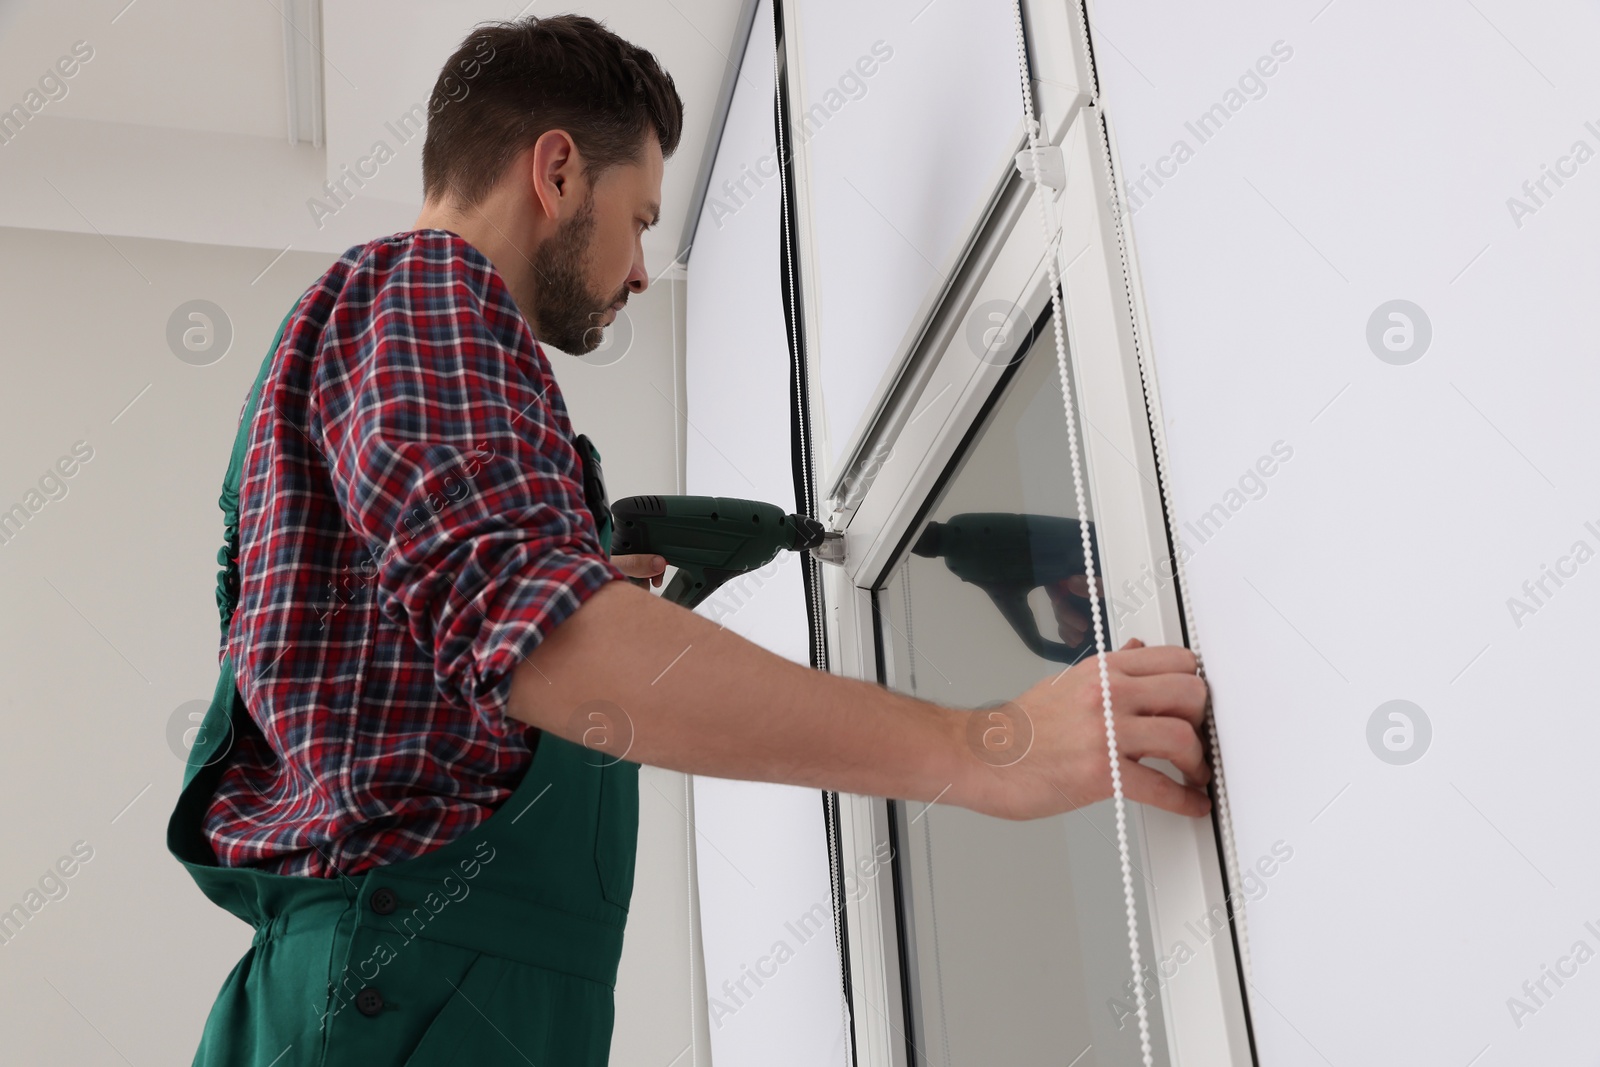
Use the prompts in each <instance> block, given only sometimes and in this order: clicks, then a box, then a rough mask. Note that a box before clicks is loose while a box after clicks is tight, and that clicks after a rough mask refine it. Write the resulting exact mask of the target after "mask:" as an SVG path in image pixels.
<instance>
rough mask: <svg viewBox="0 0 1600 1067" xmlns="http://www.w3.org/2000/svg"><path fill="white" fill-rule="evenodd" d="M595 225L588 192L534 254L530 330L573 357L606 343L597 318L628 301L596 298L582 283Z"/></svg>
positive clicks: (592, 195) (621, 297)
mask: <svg viewBox="0 0 1600 1067" xmlns="http://www.w3.org/2000/svg"><path fill="white" fill-rule="evenodd" d="M594 225H595V220H594V193H593V191H591V192H590V193H589V195H588V196H587V197H585V198H584V201H583V206H582V207H580V208H579V209H578V213H577V214H576V215H574V216H573V217H572V218H570V219H568V220H567V221H566V222H564V223H562V224H561V225H560V226H559V227H558V228H557V229H556V232H555V235H554V236H552V237H550V238H549V239H548V240H546V241H545V242H544V243H543V244H541V245H540V246H539V247H538V249H537V250H536V251H535V252H534V254H533V266H534V271H535V274H536V277H535V284H536V285H537V286H538V287H539V289H538V292H539V296H538V301H539V306H538V309H537V310H536V311H535V313H534V317H535V319H536V320H537V321H536V322H535V323H534V326H535V328H536V332H537V333H538V337H539V340H540V341H542V342H544V343H545V344H550V345H554V346H555V347H556V348H559V349H560V350H561V351H563V352H566V353H567V354H569V355H574V356H581V355H584V354H585V353H588V352H593V351H594V350H595V348H596V347H598V346H599V344H600V342H601V341H603V340H605V334H604V327H603V325H602V324H601V322H600V318H601V316H602V315H604V313H605V311H606V309H607V308H609V307H610V306H611V305H612V304H614V303H616V302H617V301H618V300H621V299H623V298H624V297H625V296H626V294H625V293H622V294H618V295H617V296H613V297H606V296H596V295H595V294H594V293H592V292H590V291H589V289H588V287H587V286H586V285H585V283H584V274H585V271H586V268H587V267H588V265H589V242H590V239H591V238H592V237H593V236H594Z"/></svg>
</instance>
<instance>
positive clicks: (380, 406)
mask: <svg viewBox="0 0 1600 1067" xmlns="http://www.w3.org/2000/svg"><path fill="white" fill-rule="evenodd" d="M390 297H393V299H390ZM374 300H375V303H376V304H377V305H378V308H377V309H376V310H375V313H372V314H370V315H369V316H366V317H364V321H362V323H361V324H360V325H361V329H360V331H359V332H358V333H355V334H354V335H352V336H349V337H346V338H343V339H342V341H341V343H340V344H338V345H330V346H325V348H324V351H323V352H322V353H320V354H319V357H318V361H317V365H316V367H315V368H314V372H313V379H312V387H311V388H312V395H311V396H310V398H309V401H310V403H309V411H310V414H311V420H310V421H311V428H310V429H311V432H310V435H309V436H310V437H311V439H312V440H313V441H314V442H315V443H317V444H318V446H319V447H320V448H321V449H322V450H323V453H324V455H325V457H326V459H327V462H328V468H329V477H330V479H331V481H332V488H333V494H334V497H335V498H336V499H337V501H338V504H339V508H340V510H341V511H342V512H343V516H344V519H345V521H346V522H348V523H349V524H350V526H351V527H352V528H353V529H355V530H356V531H358V532H359V533H360V534H361V535H362V536H363V537H364V538H365V540H366V542H367V544H368V545H369V546H370V549H371V552H372V554H373V559H372V563H371V566H373V567H374V568H375V572H374V580H375V587H376V596H377V603H378V609H379V610H380V611H381V612H383V613H384V614H385V615H386V616H389V617H391V618H394V619H396V620H400V621H402V622H403V623H404V625H405V626H406V627H407V629H408V630H409V632H410V634H411V637H412V638H413V639H414V640H415V641H416V642H417V644H418V646H419V647H420V648H421V649H422V650H423V651H424V652H425V653H426V654H427V655H428V656H430V657H431V659H432V663H433V673H434V684H435V686H436V687H437V688H438V690H439V692H440V694H441V695H442V696H443V697H444V698H445V699H446V700H447V701H449V702H450V703H452V704H454V705H456V706H459V707H462V708H466V709H469V710H471V711H472V712H473V713H474V714H476V715H477V716H479V717H480V718H481V720H482V721H483V722H484V724H485V725H486V726H487V728H488V729H489V730H490V731H491V732H493V733H494V734H495V735H496V736H498V737H504V736H506V735H507V734H508V733H509V732H511V731H513V730H520V729H525V728H526V727H525V725H524V724H522V723H518V722H516V721H514V720H510V719H508V717H507V715H506V701H507V698H508V696H509V694H510V689H511V672H512V669H513V668H514V667H515V666H516V665H517V664H518V663H520V662H521V661H522V659H523V658H524V657H526V656H527V655H528V654H529V653H530V652H531V651H533V649H534V648H536V647H538V645H539V644H540V642H541V641H543V640H544V638H545V637H546V636H548V635H549V634H550V632H551V631H552V630H554V629H555V627H557V626H559V625H560V624H561V623H562V622H563V621H564V620H565V619H566V618H567V617H568V616H570V615H571V614H572V613H573V612H575V611H576V610H577V609H578V608H579V606H580V605H581V604H582V603H583V602H584V601H585V600H587V599H588V598H589V597H590V596H591V595H592V594H593V593H594V592H595V591H597V590H598V589H599V588H600V587H601V586H603V585H605V584H606V583H607V582H610V581H612V580H614V579H617V578H621V577H624V575H623V573H622V572H621V571H620V570H618V569H617V567H616V566H615V565H614V564H613V563H612V562H611V561H610V560H609V559H608V558H607V557H606V555H605V552H604V550H603V549H602V548H601V545H600V541H599V535H598V532H597V530H596V526H595V520H594V517H593V516H592V515H591V514H590V513H589V510H588V508H587V506H586V504H585V501H584V494H583V479H582V461H581V460H580V459H579V457H578V454H577V450H576V448H575V447H574V445H573V443H572V441H571V440H570V426H569V425H568V424H567V419H566V415H565V409H564V407H563V406H561V401H560V399H559V391H558V390H556V391H555V392H554V394H552V390H554V389H555V387H554V385H553V383H552V381H551V379H550V378H549V377H548V375H549V368H548V365H547V364H546V363H545V361H544V356H543V354H542V353H540V352H538V351H537V350H536V349H534V348H533V346H532V338H531V336H530V335H526V334H524V335H523V339H524V340H525V341H526V344H527V350H526V351H519V350H518V348H519V347H520V346H519V345H517V344H516V340H517V338H516V337H515V336H514V335H510V333H509V331H508V330H507V328H506V326H505V323H504V319H503V316H502V317H501V318H499V319H497V320H496V322H495V323H491V322H490V321H489V320H488V319H487V318H486V317H485V309H484V307H483V306H482V304H481V302H480V301H479V299H478V296H477V294H476V293H475V292H474V291H473V289H472V288H471V287H469V286H467V285H465V284H459V283H458V284H455V285H453V286H444V287H440V288H434V289H430V291H429V293H428V299H427V300H426V301H425V302H419V301H416V300H414V299H402V298H400V296H399V294H386V293H385V292H384V291H383V290H379V291H378V292H377V293H375V294H374ZM418 303H424V304H425V306H424V307H421V308H419V307H417V306H416V305H417V304H418ZM492 311H493V309H491V313H492Z"/></svg>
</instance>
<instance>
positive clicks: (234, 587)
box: [217, 302, 299, 638]
mask: <svg viewBox="0 0 1600 1067" xmlns="http://www.w3.org/2000/svg"><path fill="white" fill-rule="evenodd" d="M295 306H296V307H298V306H299V304H298V302H297V303H296V305H295ZM294 311H295V309H294V308H290V309H289V313H288V314H287V315H285V316H284V317H283V321H282V322H280V323H279V324H278V332H277V335H276V336H274V337H273V338H272V344H270V345H268V346H267V358H266V359H263V360H262V361H261V369H260V370H259V371H257V372H256V382H255V384H254V385H252V386H251V387H250V395H249V396H248V397H247V398H246V399H245V404H244V414H242V415H241V416H240V417H239V429H238V431H237V432H236V433H235V434H234V436H233V454H232V455H231V456H229V457H228V473H227V474H226V475H225V476H224V477H223V479H222V495H221V496H220V497H218V498H217V504H218V506H220V507H221V508H222V516H223V537H224V538H225V539H226V541H227V543H226V544H224V545H223V546H222V547H221V548H219V549H218V550H217V562H218V563H220V564H222V570H220V571H218V572H217V613H218V614H219V615H221V616H222V634H223V637H224V638H226V637H227V634H228V625H229V624H230V623H231V622H232V621H233V612H234V608H236V607H237V606H238V604H239V482H240V480H241V479H242V478H243V476H244V454H245V451H246V450H247V449H248V448H249V447H250V427H251V425H252V424H253V423H254V422H255V418H256V408H257V406H258V404H259V402H260V400H261V385H262V383H263V382H265V381H266V380H267V371H268V370H270V369H271V368H272V357H273V356H274V355H276V354H277V352H278V345H279V344H281V343H282V342H283V332H284V330H285V329H287V328H288V326H289V320H290V319H291V318H293V317H294Z"/></svg>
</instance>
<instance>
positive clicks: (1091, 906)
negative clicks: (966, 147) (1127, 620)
mask: <svg viewBox="0 0 1600 1067" xmlns="http://www.w3.org/2000/svg"><path fill="white" fill-rule="evenodd" d="M998 317H999V318H1000V319H1001V320H1002V321H1000V322H998V323H996V325H994V326H993V327H986V328H985V331H984V332H985V333H987V334H988V335H989V336H988V337H987V338H986V340H994V341H997V342H999V341H1002V340H1009V342H1010V343H1009V344H1006V345H1005V350H1004V352H1003V354H1001V355H1000V356H999V357H998V358H1000V359H1004V360H1006V361H1008V362H1010V361H1011V360H1012V359H1015V361H1016V362H1018V363H1019V364H1020V366H1019V367H1017V368H1015V373H1014V374H1013V375H1011V376H1010V380H1009V381H1007V382H1005V383H1004V384H1003V385H1001V386H1000V388H999V390H998V393H999V395H998V397H997V400H998V402H997V403H995V404H993V406H992V408H991V410H990V411H989V412H988V415H987V418H985V419H984V420H983V422H982V424H981V425H980V426H978V427H975V431H976V432H975V433H974V434H973V435H972V437H971V439H970V440H969V441H968V442H967V443H966V447H965V448H964V450H963V452H962V453H961V454H960V455H959V456H958V457H957V458H956V460H955V462H954V463H953V464H952V469H950V470H949V471H948V472H947V473H946V475H945V477H944V479H943V485H942V488H941V489H940V490H939V491H938V492H937V493H936V494H935V497H934V499H933V501H932V503H933V507H932V508H931V512H930V514H929V515H928V516H927V517H926V518H924V519H923V520H921V521H920V522H919V523H918V524H917V525H916V526H915V527H914V530H915V534H914V536H913V537H912V539H911V542H910V544H911V548H910V549H909V550H908V551H906V552H904V554H903V555H902V556H901V559H900V561H899V563H898V564H897V565H896V566H895V567H894V569H893V571H892V572H891V577H890V578H889V580H888V581H887V582H886V583H885V584H884V585H883V586H882V587H880V588H879V589H877V590H876V591H875V593H874V606H875V618H876V623H877V638H878V641H879V642H880V643H881V647H882V656H881V662H882V664H883V669H884V677H883V678H882V679H881V680H882V681H883V682H885V683H886V684H888V685H889V686H891V687H892V688H894V689H897V690H900V691H903V692H906V693H909V694H911V695H914V696H919V697H923V698H924V699H929V700H933V701H936V702H938V703H941V704H946V705H952V706H960V707H973V708H977V707H981V706H983V705H985V704H990V703H994V702H997V701H1000V700H1005V699H1009V698H1011V697H1014V696H1016V695H1018V694H1019V693H1021V692H1022V691H1023V690H1025V689H1027V688H1028V687H1030V686H1031V685H1033V684H1034V683H1035V682H1038V681H1040V680H1041V679H1044V678H1047V677H1049V676H1050V675H1052V674H1055V673H1057V672H1059V671H1060V670H1062V669H1063V668H1064V667H1065V666H1066V665H1067V664H1068V663H1072V662H1076V661H1077V660H1078V659H1080V658H1082V657H1083V656H1085V655H1089V656H1092V655H1093V654H1094V635H1093V631H1092V630H1089V631H1088V634H1087V637H1086V638H1085V637H1084V635H1083V630H1082V629H1081V628H1078V629H1068V631H1067V632H1066V633H1062V632H1061V630H1062V626H1061V624H1060V623H1059V622H1058V620H1057V619H1056V618H1055V616H1054V613H1053V611H1052V607H1051V603H1050V600H1049V598H1048V596H1047V595H1046V593H1045V586H1046V585H1049V584H1055V583H1058V582H1062V581H1065V580H1066V579H1067V578H1068V577H1069V576H1071V575H1076V574H1081V573H1082V570H1083V568H1082V560H1083V553H1082V548H1081V536H1080V532H1079V528H1078V523H1077V520H1078V519H1079V518H1080V516H1079V515H1078V514H1077V506H1076V502H1075V499H1074V492H1073V484H1072V476H1071V472H1070V469H1069V467H1068V464H1067V462H1066V457H1067V455H1068V440H1067V425H1066V420H1065V419H1064V417H1063V406H1062V393H1061V384H1060V379H1059V376H1058V373H1057V363H1056V352H1055V344H1054V341H1053V338H1052V335H1051V333H1050V332H1049V331H1050V322H1049V316H1048V313H1047V314H1046V315H1045V317H1044V318H1042V319H1041V320H1040V321H1039V322H1038V324H1037V327H1036V328H1035V329H1034V330H1032V331H1028V332H1027V336H1026V337H1024V338H1022V339H1021V343H1020V344H1019V343H1018V342H1017V339H1015V338H1006V337H1005V334H1006V333H1008V332H1010V331H1008V330H1007V325H1008V324H1007V323H1006V322H1005V321H1003V319H1004V315H1003V313H1001V315H1000V316H998ZM1013 317H1015V316H1013ZM1040 330H1043V331H1044V333H1043V336H1040ZM1013 353H1014V355H1013ZM1080 425H1081V419H1080ZM1080 447H1081V445H1080ZM1090 530H1091V537H1092V536H1093V533H1092V531H1093V524H1092V522H1091V524H1090ZM1065 602H1066V603H1067V604H1068V605H1069V606H1072V605H1074V603H1076V604H1077V605H1078V606H1081V607H1082V609H1083V614H1082V619H1083V620H1084V621H1085V622H1087V619H1088V602H1087V601H1077V600H1076V598H1074V597H1071V596H1069V597H1067V598H1066V601H1065ZM1064 639H1065V640H1064ZM996 729H1000V728H996ZM1024 733H1025V731H1024ZM1025 743H1026V738H1025V737H1017V736H1008V737H1002V738H999V739H997V743H996V744H994V745H991V746H990V748H989V752H990V757H989V758H991V759H993V760H994V761H995V762H999V763H1006V762H1011V761H1012V760H1014V759H1015V758H1017V756H1020V755H1021V746H1022V745H1025ZM1013 753H1015V754H1014V755H1013ZM890 818H891V819H892V820H893V835H894V840H895V842H896V847H895V855H896V860H895V863H896V866H895V871H894V874H895V879H896V882H897V885H898V888H899V893H900V900H901V906H900V911H899V918H900V923H901V929H900V941H901V944H900V951H901V958H902V966H903V967H904V968H905V969H906V972H907V974H908V977H909V981H908V982H907V988H908V989H909V991H910V1007H911V1010H910V1012H909V1013H908V1015H909V1018H908V1023H909V1026H908V1036H909V1037H910V1038H911V1041H912V1043H913V1044H914V1045H915V1048H916V1052H914V1053H911V1054H910V1055H911V1056H912V1057H913V1058H914V1059H915V1060H916V1062H918V1063H925V1064H928V1065H931V1067H956V1065H969V1064H970V1065H977V1064H987V1063H1015V1064H1044V1063H1067V1062H1072V1063H1074V1064H1075V1065H1077V1067H1124V1065H1127V1067H1138V1064H1139V1063H1140V1062H1141V1059H1140V1048H1139V1030H1138V1024H1137V1019H1136V1017H1135V1016H1134V1014H1133V1010H1134V997H1133V991H1132V973H1131V970H1130V967H1129V963H1128V938H1127V927H1126V920H1125V914H1124V910H1123V895H1122V875H1121V867H1120V864H1119V862H1118V853H1117V846H1116V826H1115V821H1114V819H1113V815H1112V809H1111V805H1110V804H1109V803H1104V802H1103V803H1099V804H1095V805H1091V806H1089V807H1086V808H1080V809H1078V810H1076V811H1073V812H1068V813H1066V814H1063V815H1058V816H1054V817H1051V818H1045V819H1037V820H1033V821H1029V822H1013V821H1009V820H1005V819H998V818H993V817H989V816H984V815H979V814H977V813H975V812H971V811H968V810H966V809H963V808H958V807H951V806H948V805H944V804H933V805H931V806H925V805H923V804H921V803H893V804H891V805H890ZM1136 824H1137V821H1136V820H1134V821H1132V823H1131V825H1130V829H1131V830H1132V831H1133V833H1134V838H1133V840H1132V845H1133V853H1134V855H1135V857H1137V856H1138V855H1139V853H1140V852H1141V851H1142V848H1141V844H1142V842H1140V841H1139V840H1138V837H1137V830H1136ZM1135 863H1136V867H1142V866H1143V864H1142V863H1141V862H1139V861H1138V860H1137V859H1136V860H1135ZM1148 918H1149V916H1148V911H1144V912H1142V913H1141V919H1142V920H1143V921H1142V922H1141V931H1140V933H1141V938H1142V941H1143V945H1142V953H1143V956H1144V958H1145V959H1147V960H1149V959H1153V958H1154V951H1153V945H1152V943H1151V940H1150V936H1149V923H1148ZM1125 987H1126V988H1125ZM1155 993H1156V986H1155V984H1154V983H1152V984H1150V985H1149V987H1148V988H1147V996H1149V997H1150V999H1151V1007H1150V1024H1151V1033H1152V1040H1153V1044H1154V1047H1155V1049H1156V1052H1157V1055H1156V1060H1155V1062H1156V1063H1158V1064H1166V1063H1168V1062H1169V1058H1168V1056H1167V1054H1166V1047H1165V1045H1166V1042H1165V1035H1164V1031H1163V1021H1162V1018H1161V1009H1160V1000H1159V998H1158V997H1156V996H1155ZM1080 1054H1081V1058H1077V1059H1075V1057H1079V1056H1080Z"/></svg>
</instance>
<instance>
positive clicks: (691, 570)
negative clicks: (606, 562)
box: [611, 495, 844, 608]
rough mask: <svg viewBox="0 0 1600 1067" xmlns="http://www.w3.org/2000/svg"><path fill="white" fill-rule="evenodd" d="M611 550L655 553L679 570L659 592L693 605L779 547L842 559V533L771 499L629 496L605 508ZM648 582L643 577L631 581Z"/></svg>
mask: <svg viewBox="0 0 1600 1067" xmlns="http://www.w3.org/2000/svg"><path fill="white" fill-rule="evenodd" d="M611 522H612V531H611V554H612V555H614V556H623V555H633V554H636V553H637V554H645V555H657V556H660V557H662V558H663V559H665V560H666V561H667V562H668V563H670V564H672V565H673V566H675V567H677V568H678V573H677V574H675V575H673V576H672V581H670V582H668V583H667V587H666V589H664V590H662V592H661V595H662V596H663V597H664V598H666V599H667V600H670V601H672V602H673V603H674V604H682V605H683V606H684V607H686V608H692V607H694V606H695V605H697V604H699V603H700V602H701V601H703V600H704V599H705V598H706V597H708V596H710V595H711V594H712V593H713V592H715V591H716V589H717V588H718V587H719V586H721V585H722V583H724V582H726V581H727V580H728V579H730V578H734V577H737V576H738V575H741V574H748V573H749V572H751V571H753V570H757V569H759V568H761V567H765V566H766V565H767V564H768V563H771V562H772V560H773V559H774V558H776V557H777V555H778V553H779V552H782V551H783V550H785V549H788V550H789V551H791V552H810V553H811V554H812V555H813V556H815V557H817V558H818V559H821V560H823V561H825V562H828V563H840V562H843V558H844V557H843V549H844V541H843V538H844V535H843V534H841V533H839V532H838V531H836V530H828V529H826V528H825V527H824V526H823V525H822V523H820V522H818V521H817V520H816V519H812V518H808V517H807V516H805V515H791V514H786V513H785V512H784V510H783V509H782V508H780V507H778V506H777V505H776V504H764V503H762V502H761V501H759V500H740V499H738V498H737V497H728V496H654V495H651V496H630V497H624V498H623V499H621V500H618V501H617V502H616V503H614V504H612V505H611ZM633 581H634V584H636V585H648V584H649V583H648V580H647V579H642V578H637V579H633Z"/></svg>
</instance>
